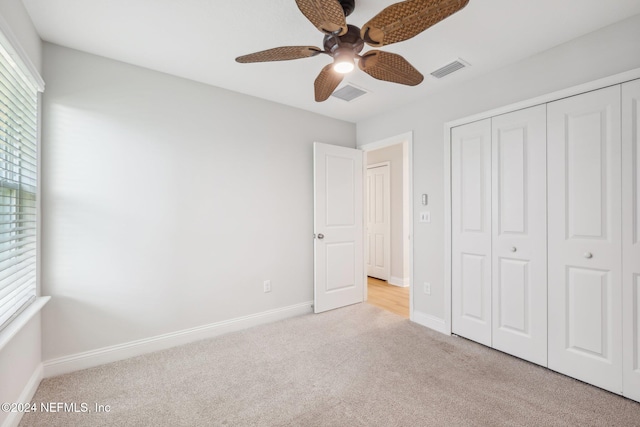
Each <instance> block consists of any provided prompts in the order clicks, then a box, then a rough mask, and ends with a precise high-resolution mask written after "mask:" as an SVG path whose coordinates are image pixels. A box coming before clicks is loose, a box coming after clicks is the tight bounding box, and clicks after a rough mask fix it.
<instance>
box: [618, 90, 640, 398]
mask: <svg viewBox="0 0 640 427" xmlns="http://www.w3.org/2000/svg"><path fill="white" fill-rule="evenodd" d="M622 159H623V160H622V212H623V214H622V274H623V277H622V287H623V291H622V292H623V298H622V299H623V301H624V306H623V308H622V313H623V320H622V321H623V325H624V326H623V342H624V349H623V358H624V362H623V365H624V368H623V394H624V395H625V396H627V397H630V398H631V399H635V400H637V401H640V166H639V165H640V80H636V81H633V82H630V83H627V84H625V85H623V86H622Z"/></svg>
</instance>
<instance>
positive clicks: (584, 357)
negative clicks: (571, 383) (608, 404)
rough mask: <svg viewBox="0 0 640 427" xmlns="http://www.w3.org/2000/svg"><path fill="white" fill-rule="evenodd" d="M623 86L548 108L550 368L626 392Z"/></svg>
mask: <svg viewBox="0 0 640 427" xmlns="http://www.w3.org/2000/svg"><path fill="white" fill-rule="evenodd" d="M620 102H621V99H620V86H614V87H610V88H605V89H601V90H598V91H594V92H589V93H585V94H582V95H578V96H574V97H571V98H567V99H564V100H560V101H556V102H553V103H550V104H549V105H548V122H547V126H548V129H549V132H548V147H547V151H548V157H547V158H548V182H549V186H548V193H549V202H548V203H549V219H548V221H549V236H548V244H549V258H548V263H549V288H548V293H549V300H548V307H549V320H548V321H549V325H553V326H552V327H550V328H549V342H548V345H549V368H551V369H554V370H556V371H559V372H562V373H565V374H567V375H570V376H572V377H575V378H578V379H581V380H584V381H586V382H588V383H591V384H594V385H597V386H599V387H602V388H604V389H607V390H610V391H612V392H615V393H621V392H622V295H621V291H622V287H621V278H622V277H621V268H622V266H621V255H622V254H621V247H622V242H621V190H620V185H621V171H620V167H621V153H620V145H621V144H620Z"/></svg>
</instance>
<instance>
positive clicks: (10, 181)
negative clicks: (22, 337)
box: [0, 43, 38, 330]
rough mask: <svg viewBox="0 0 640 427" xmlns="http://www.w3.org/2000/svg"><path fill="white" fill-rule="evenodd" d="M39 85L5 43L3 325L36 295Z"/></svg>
mask: <svg viewBox="0 0 640 427" xmlns="http://www.w3.org/2000/svg"><path fill="white" fill-rule="evenodd" d="M37 114H38V88H37V87H35V86H34V85H33V84H32V83H31V81H30V79H29V78H28V77H27V76H26V75H25V73H24V72H23V71H22V68H20V67H19V66H18V64H17V63H16V61H15V60H14V56H12V55H10V54H9V50H8V47H7V46H4V45H3V44H2V43H0V330H2V328H4V327H5V326H6V325H7V324H9V322H11V320H12V319H13V318H14V317H16V316H17V315H18V314H19V313H20V312H21V311H22V310H23V309H24V308H25V307H27V306H28V305H29V304H30V303H31V302H33V301H34V300H35V298H36V253H37V251H36V225H37V222H36V221H37V219H36V194H37V184H38V177H37V171H38V144H37V141H38V139H37V132H38V116H37Z"/></svg>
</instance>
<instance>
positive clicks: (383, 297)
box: [367, 277, 409, 319]
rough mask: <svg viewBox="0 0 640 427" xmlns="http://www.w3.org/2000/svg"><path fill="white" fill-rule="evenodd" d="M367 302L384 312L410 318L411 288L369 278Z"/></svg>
mask: <svg viewBox="0 0 640 427" xmlns="http://www.w3.org/2000/svg"><path fill="white" fill-rule="evenodd" d="M367 288H368V293H369V294H368V298H367V302H368V303H369V304H371V305H375V306H376V307H379V308H381V309H383V310H387V311H390V312H392V313H395V314H397V315H399V316H402V317H406V318H407V319H408V318H409V288H408V287H407V288H401V287H399V286H393V285H390V284H388V283H387V282H385V281H384V280H379V279H374V278H373V277H367Z"/></svg>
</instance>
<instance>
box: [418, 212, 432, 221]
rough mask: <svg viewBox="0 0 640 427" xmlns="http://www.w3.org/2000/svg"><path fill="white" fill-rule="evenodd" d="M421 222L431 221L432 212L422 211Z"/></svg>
mask: <svg viewBox="0 0 640 427" xmlns="http://www.w3.org/2000/svg"><path fill="white" fill-rule="evenodd" d="M420 222H431V212H429V211H424V212H420Z"/></svg>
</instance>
